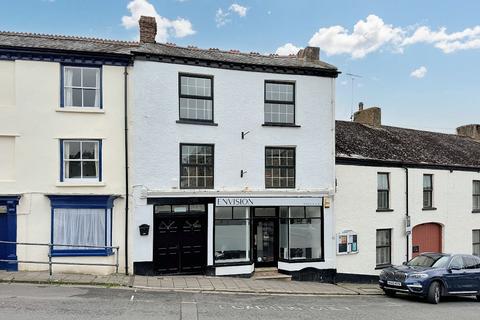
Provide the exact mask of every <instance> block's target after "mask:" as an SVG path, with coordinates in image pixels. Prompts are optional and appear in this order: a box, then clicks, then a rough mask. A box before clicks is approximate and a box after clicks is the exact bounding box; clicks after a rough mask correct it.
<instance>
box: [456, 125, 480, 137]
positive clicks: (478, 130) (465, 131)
mask: <svg viewBox="0 0 480 320" xmlns="http://www.w3.org/2000/svg"><path fill="white" fill-rule="evenodd" d="M457 134H458V135H459V136H465V137H469V138H472V139H474V140H479V141H480V124H468V125H465V126H461V127H458V128H457Z"/></svg>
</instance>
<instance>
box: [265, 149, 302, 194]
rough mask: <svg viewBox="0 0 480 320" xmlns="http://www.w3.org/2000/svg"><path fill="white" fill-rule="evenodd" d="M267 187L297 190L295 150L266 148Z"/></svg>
mask: <svg viewBox="0 0 480 320" xmlns="http://www.w3.org/2000/svg"><path fill="white" fill-rule="evenodd" d="M265 187H266V188H295V148H280V147H277V148H273V147H267V148H265Z"/></svg>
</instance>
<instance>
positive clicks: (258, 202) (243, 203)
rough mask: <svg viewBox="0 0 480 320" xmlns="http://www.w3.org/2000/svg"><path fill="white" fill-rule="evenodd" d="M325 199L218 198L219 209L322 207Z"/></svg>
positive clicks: (216, 202)
mask: <svg viewBox="0 0 480 320" xmlns="http://www.w3.org/2000/svg"><path fill="white" fill-rule="evenodd" d="M322 200H323V198H319V197H316V198H310V197H308V198H307V197H303V198H302V197H295V198H294V197H292V198H253V197H252V198H244V197H239V198H217V199H216V201H215V204H216V206H217V207H255V206H259V207H266V206H321V205H322Z"/></svg>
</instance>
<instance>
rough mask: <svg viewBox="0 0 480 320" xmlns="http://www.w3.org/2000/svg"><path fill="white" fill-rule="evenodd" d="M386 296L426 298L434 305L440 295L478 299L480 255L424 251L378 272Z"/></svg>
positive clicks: (479, 298)
mask: <svg viewBox="0 0 480 320" xmlns="http://www.w3.org/2000/svg"><path fill="white" fill-rule="evenodd" d="M379 284H380V288H381V289H383V291H384V292H385V294H386V295H388V296H394V295H395V294H396V293H397V292H403V293H408V294H412V295H417V296H420V297H425V298H426V299H427V300H428V302H430V303H434V304H437V303H439V302H440V298H441V297H442V296H452V295H459V296H465V295H471V296H476V297H477V300H478V301H480V258H479V257H476V256H472V255H464V254H453V255H451V254H443V253H423V254H421V255H419V256H417V257H415V258H413V259H412V260H410V261H409V262H407V263H405V264H404V265H402V266H392V267H389V268H386V269H383V270H382V272H381V273H380V280H379Z"/></svg>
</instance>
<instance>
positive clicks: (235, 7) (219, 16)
mask: <svg viewBox="0 0 480 320" xmlns="http://www.w3.org/2000/svg"><path fill="white" fill-rule="evenodd" d="M247 11H248V8H247V7H244V6H241V5H239V4H238V3H234V4H232V5H231V6H230V7H229V8H228V9H226V10H224V9H222V8H218V9H217V12H216V13H215V23H216V24H217V28H220V27H223V26H224V25H226V24H227V23H229V22H231V21H232V19H230V16H231V14H232V12H233V13H236V14H237V15H238V16H239V17H241V18H244V17H245V16H246V15H247Z"/></svg>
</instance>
